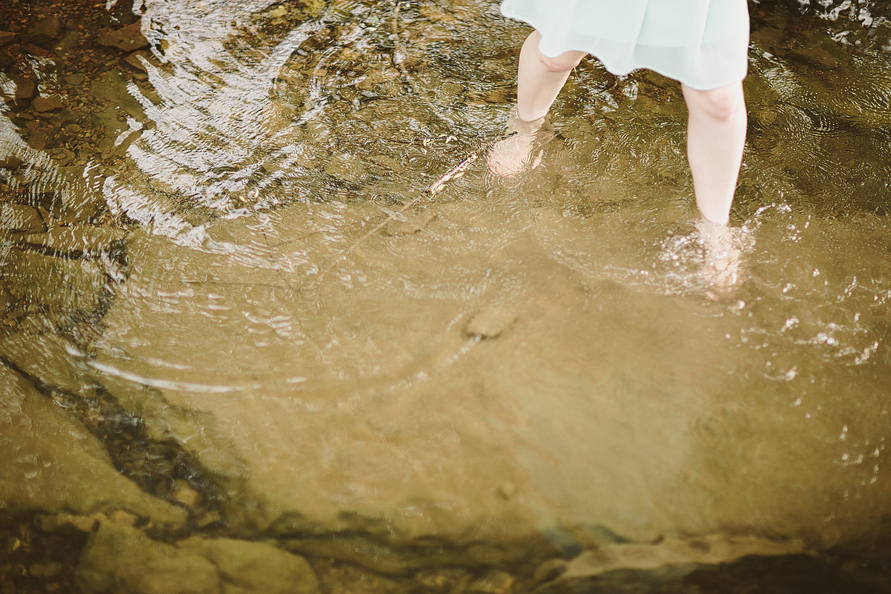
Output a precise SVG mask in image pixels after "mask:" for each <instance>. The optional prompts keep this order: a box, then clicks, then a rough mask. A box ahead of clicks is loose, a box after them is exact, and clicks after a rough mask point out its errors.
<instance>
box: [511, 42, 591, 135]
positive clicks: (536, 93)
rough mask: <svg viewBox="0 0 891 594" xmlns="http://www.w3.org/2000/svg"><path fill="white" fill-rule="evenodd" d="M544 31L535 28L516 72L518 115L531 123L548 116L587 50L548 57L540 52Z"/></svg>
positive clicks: (521, 51) (521, 53) (522, 51)
mask: <svg viewBox="0 0 891 594" xmlns="http://www.w3.org/2000/svg"><path fill="white" fill-rule="evenodd" d="M540 40H541V34H540V33H539V32H538V31H533V32H532V34H531V35H529V37H527V38H526V42H525V43H524V44H523V49H522V50H520V67H519V72H518V75H517V115H518V116H519V117H520V119H521V120H522V121H524V122H531V121H533V120H537V119H539V118H543V117H544V116H546V115H547V113H548V110H549V109H551V105H552V104H553V103H554V100H555V99H556V98H557V94H558V93H559V92H560V89H562V88H563V85H564V84H566V79H568V78H569V73H570V72H572V69H573V68H575V67H576V66H578V65H579V62H581V61H582V58H584V57H585V56H586V55H587V54H585V52H566V53H564V54H560V55H559V56H557V57H556V58H549V57H548V56H545V55H543V54H542V53H541V52H540V51H538V42H539V41H540Z"/></svg>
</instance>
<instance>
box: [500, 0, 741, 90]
mask: <svg viewBox="0 0 891 594" xmlns="http://www.w3.org/2000/svg"><path fill="white" fill-rule="evenodd" d="M501 13H502V14H503V15H504V16H506V17H510V18H513V19H517V20H521V21H524V22H526V23H528V24H529V25H531V26H532V27H534V28H535V29H536V30H537V31H538V32H539V33H541V37H542V38H541V42H540V44H539V51H541V53H542V54H544V55H546V56H550V57H556V56H559V55H560V54H562V53H563V52H566V51H570V50H581V51H584V52H588V53H589V54H592V55H594V56H596V57H597V58H598V59H599V60H600V61H601V62H602V63H603V65H604V66H605V67H606V69H607V70H609V71H610V72H612V73H613V74H628V73H629V72H631V71H632V70H634V69H636V68H650V69H652V70H655V71H656V72H659V73H660V74H663V75H665V76H668V77H670V78H673V79H675V80H679V81H681V82H682V83H684V84H686V85H687V86H690V87H693V88H694V89H700V90H705V89H714V88H718V87H723V86H725V85H729V84H732V83H736V82H739V81H741V80H742V79H744V78H745V76H746V70H747V68H748V49H749V12H748V7H747V5H746V0H505V1H504V2H503V3H502V4H501Z"/></svg>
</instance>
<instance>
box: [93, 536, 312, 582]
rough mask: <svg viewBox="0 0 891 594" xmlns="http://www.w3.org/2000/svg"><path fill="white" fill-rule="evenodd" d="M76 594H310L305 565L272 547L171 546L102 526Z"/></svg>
mask: <svg viewBox="0 0 891 594" xmlns="http://www.w3.org/2000/svg"><path fill="white" fill-rule="evenodd" d="M76 579H77V584H78V586H79V587H80V590H81V592H82V594H156V593H157V594H205V593H208V594H211V593H212V594H219V593H220V592H222V594H316V593H317V592H318V591H319V582H318V579H317V578H316V575H315V572H314V571H313V569H312V567H310V565H309V563H307V562H306V560H305V559H303V558H302V557H298V556H296V555H292V554H290V553H287V552H285V551H282V550H279V549H277V548H276V547H274V546H272V545H268V544H263V543H258V542H247V541H239V540H232V539H218V540H210V539H203V538H197V537H196V538H191V539H188V540H185V541H182V542H180V543H177V544H176V545H175V546H174V545H170V544H165V543H162V542H158V541H155V540H152V539H150V538H149V537H147V536H146V535H145V534H143V533H142V532H141V531H140V530H138V529H136V528H132V527H127V526H120V525H117V524H112V523H108V522H103V523H102V524H100V526H99V529H98V530H97V531H96V532H95V533H94V534H93V535H92V536H91V537H90V539H89V541H88V543H87V547H86V550H85V551H84V553H83V556H82V559H81V562H80V564H79V565H78V568H77V577H76Z"/></svg>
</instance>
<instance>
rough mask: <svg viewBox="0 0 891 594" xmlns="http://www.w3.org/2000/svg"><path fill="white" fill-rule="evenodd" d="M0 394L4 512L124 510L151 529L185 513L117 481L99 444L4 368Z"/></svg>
mask: <svg viewBox="0 0 891 594" xmlns="http://www.w3.org/2000/svg"><path fill="white" fill-rule="evenodd" d="M0 394H3V399H2V400H0V451H3V452H4V455H3V456H2V457H0V476H2V480H0V507H2V509H4V510H5V511H6V512H8V513H22V512H31V511H40V512H42V513H44V514H59V513H68V514H75V515H78V516H89V515H91V514H94V513H96V512H99V511H103V510H114V509H125V510H130V511H131V512H133V513H134V514H136V515H137V516H139V517H142V518H146V519H147V520H148V521H149V522H151V523H153V524H156V525H168V524H179V523H182V522H183V521H184V520H185V518H186V514H185V512H183V511H182V510H180V509H177V508H175V507H173V506H172V505H170V504H168V503H164V502H163V501H160V500H158V499H155V498H153V497H151V496H149V495H147V494H145V493H144V492H142V491H141V490H140V489H139V488H138V487H137V486H136V485H135V484H134V483H132V482H131V481H129V480H127V479H125V478H124V477H122V476H121V475H120V474H119V473H118V472H117V471H116V470H115V469H114V468H113V467H112V465H111V460H110V459H109V456H108V453H107V452H106V451H105V448H104V447H103V446H102V444H100V443H99V441H97V440H96V439H95V438H94V437H93V436H92V435H90V433H89V432H87V430H86V429H84V428H83V426H81V425H79V424H78V423H75V422H73V421H71V420H69V419H68V418H66V417H65V415H64V414H63V413H61V412H60V411H59V409H58V408H57V407H56V406H54V404H53V403H52V401H51V400H49V399H48V398H46V397H45V396H43V395H41V394H39V393H38V392H37V391H36V390H35V389H34V388H33V387H32V386H30V385H29V384H28V382H26V381H25V380H24V379H23V378H22V377H21V376H19V375H17V374H16V373H15V372H13V371H11V370H10V369H9V368H7V367H5V366H0Z"/></svg>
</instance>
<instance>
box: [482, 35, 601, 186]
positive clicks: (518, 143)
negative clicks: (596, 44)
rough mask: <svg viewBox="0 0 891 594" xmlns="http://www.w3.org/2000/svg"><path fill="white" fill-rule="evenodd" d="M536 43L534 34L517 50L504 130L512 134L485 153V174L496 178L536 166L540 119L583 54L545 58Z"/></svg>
mask: <svg viewBox="0 0 891 594" xmlns="http://www.w3.org/2000/svg"><path fill="white" fill-rule="evenodd" d="M540 40H541V35H540V34H539V32H538V31H534V32H533V33H532V34H531V35H529V37H527V38H526V42H525V43H523V49H522V50H520V66H519V72H518V74H517V117H516V118H513V121H511V122H509V124H508V130H510V131H512V132H515V134H514V135H513V136H510V137H509V138H505V139H503V140H501V141H500V142H498V143H497V144H495V146H494V147H492V150H491V151H490V152H489V171H491V172H492V173H494V174H496V175H501V176H511V175H517V174H518V173H522V172H523V171H525V170H527V169H531V168H534V167H536V166H537V165H538V160H537V159H536V155H534V154H533V153H535V152H538V151H537V150H536V145H541V144H542V140H541V136H542V135H543V134H542V133H543V132H544V130H542V129H541V128H542V124H543V120H542V119H543V118H544V116H546V115H547V114H548V110H549V109H550V108H551V105H552V104H553V103H554V100H555V99H556V98H557V94H558V93H559V92H560V89H562V88H563V85H564V84H566V79H567V78H569V73H570V72H572V69H573V68H575V67H576V66H578V64H579V62H581V60H582V58H584V57H585V55H586V54H585V52H566V53H564V54H561V55H559V56H557V57H556V58H549V57H548V56H545V55H542V53H541V52H539V51H538V42H539V41H540ZM545 136H546V135H545Z"/></svg>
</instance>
